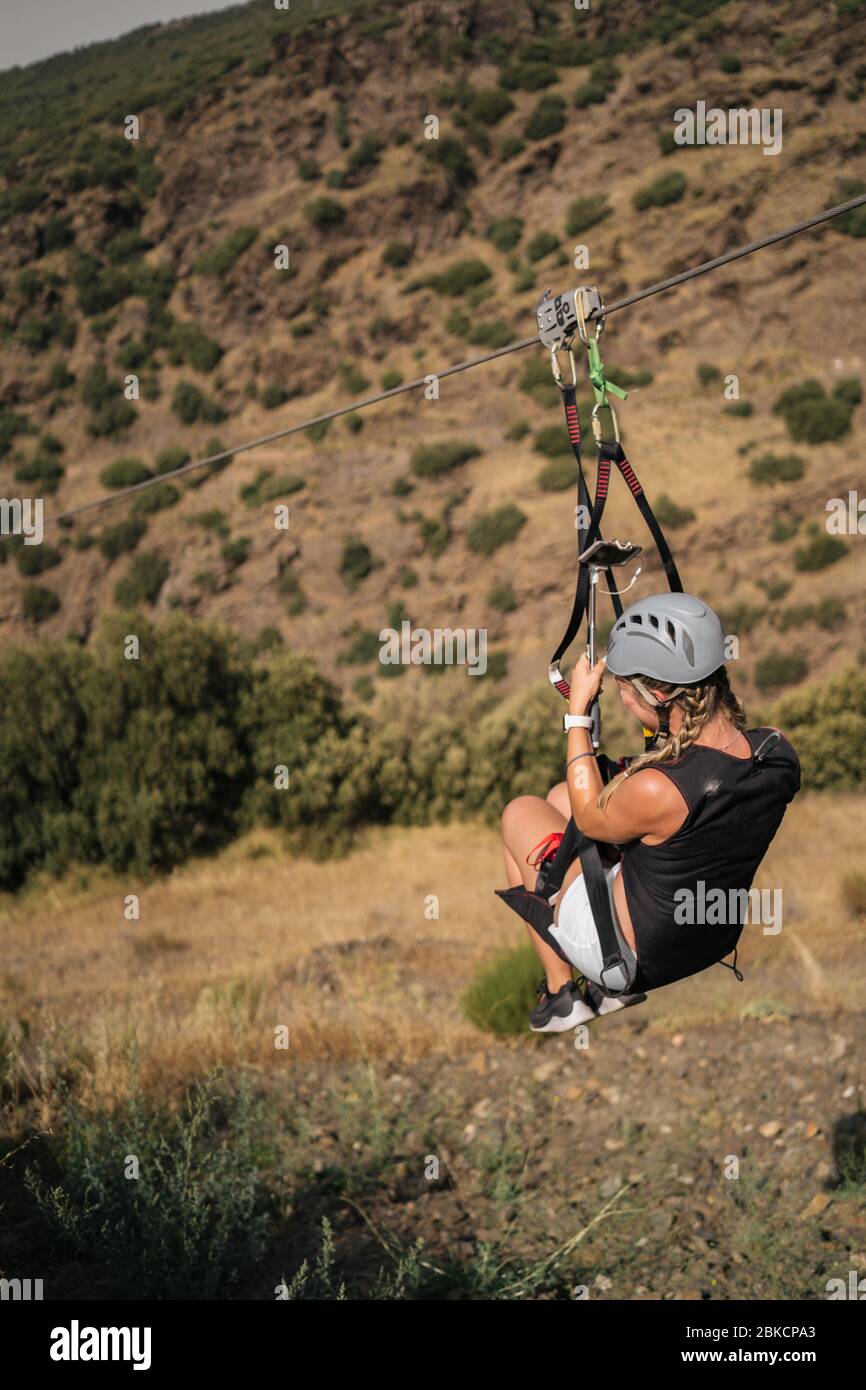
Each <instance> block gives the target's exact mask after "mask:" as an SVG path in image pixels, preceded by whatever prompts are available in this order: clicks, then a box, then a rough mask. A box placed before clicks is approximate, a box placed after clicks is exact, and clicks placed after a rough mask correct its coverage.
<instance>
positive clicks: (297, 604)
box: [277, 568, 307, 618]
mask: <svg viewBox="0 0 866 1390" xmlns="http://www.w3.org/2000/svg"><path fill="white" fill-rule="evenodd" d="M277 588H278V590H279V592H280V593H281V594H282V595H283V596H284V597H285V598H287V599H288V600H289V604H288V612H289V617H291V618H296V617H297V616H298V614H299V613H303V611H304V609H305V608H306V606H307V596H306V594H305V593H304V590H303V588H302V587H301V581H300V580H299V579H298V576H297V575H296V574H295V573H294V571H293V570H291V569H289V568H286V569H283V570H281V571H280V577H279V579H278V580H277Z"/></svg>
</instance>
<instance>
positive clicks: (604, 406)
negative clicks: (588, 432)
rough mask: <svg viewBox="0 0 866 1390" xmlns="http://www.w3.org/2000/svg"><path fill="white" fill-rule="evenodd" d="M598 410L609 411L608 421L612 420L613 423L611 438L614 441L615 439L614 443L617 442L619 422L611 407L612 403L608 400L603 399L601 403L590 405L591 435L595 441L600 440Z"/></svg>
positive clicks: (600, 424) (600, 431)
mask: <svg viewBox="0 0 866 1390" xmlns="http://www.w3.org/2000/svg"><path fill="white" fill-rule="evenodd" d="M599 410H609V411H610V421H612V424H613V438H614V441H616V443H619V442H620V423H619V420H617V418H616V410H614V409H613V406H612V404H610V402H609V400H605V402H603V403H602V402H599V404H598V406H594V407H592V436H594V439H595V442H596V443H601V442H602V423H601V420H599V417H598V413H599Z"/></svg>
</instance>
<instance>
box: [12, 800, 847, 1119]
mask: <svg viewBox="0 0 866 1390" xmlns="http://www.w3.org/2000/svg"><path fill="white" fill-rule="evenodd" d="M862 807H863V802H862V798H857V797H855V796H847V797H836V798H832V799H830V798H817V797H812V798H805V797H804V798H802V799H801V800H800V801H799V802H797V803H795V805H794V807H793V808H792V810H791V812H790V814H789V817H788V820H787V821H786V823H785V826H784V829H783V832H782V834H781V835H780V836H779V838H778V841H777V843H776V845H775V846H774V848H773V850H772V852H771V854H770V855H769V856H768V859H767V860H766V862H765V864H764V866H763V867H762V869H761V873H760V876H759V879H758V884H759V886H764V887H773V886H776V885H781V886H782V887H783V890H784V908H785V919H784V926H783V928H782V931H781V933H780V934H779V935H778V936H764V935H763V934H762V933H761V929H760V927H750V928H747V929H746V932H745V933H744V939H743V947H742V949H741V952H740V960H739V963H740V966H741V967H742V968H743V970H744V972H745V976H746V980H745V983H744V984H737V983H736V982H735V981H734V980H733V978H732V977H731V975H730V974H729V973H728V972H725V971H723V970H721V969H715V970H711V971H708V972H706V973H705V974H704V975H703V976H702V977H700V978H698V979H697V980H693V981H686V982H683V983H682V984H679V985H675V986H673V987H671V988H670V989H668V990H665V991H662V992H660V993H659V994H657V995H654V996H653V997H652V998H651V1000H650V1003H649V1004H648V1005H647V1007H646V1019H647V1023H648V1024H649V1026H650V1028H651V1029H653V1030H661V1031H664V1032H669V1031H670V1030H671V1029H672V1028H682V1027H687V1026H698V1025H699V1024H703V1023H706V1022H707V1021H711V1020H712V1021H719V1020H724V1019H725V1018H733V1017H737V1016H741V1015H742V1014H744V1013H745V1014H747V1015H750V1016H756V1017H763V1016H775V1017H778V1016H779V1015H780V1014H782V1015H783V1016H785V1015H791V1014H793V1013H796V1012H806V1011H814V1010H815V1009H822V1010H823V1009H828V1008H830V1009H834V1010H840V1011H844V1010H847V1009H855V1008H857V1007H861V1006H862V991H861V990H860V987H859V986H858V984H857V980H858V976H859V975H860V973H861V972H860V971H859V970H858V969H857V966H858V964H860V963H861V961H862V956H863V954H864V945H863V941H862V931H861V930H860V929H859V928H858V925H857V922H856V920H855V918H854V917H853V916H851V915H849V914H848V912H847V911H846V909H845V907H844V905H843V903H842V899H841V896H840V884H841V880H842V878H843V876H844V874H845V872H846V870H847V869H848V867H849V866H850V865H851V864H852V863H854V862H856V857H857V854H858V849H859V847H860V846H859V833H858V829H857V826H858V821H860V820H861V819H862ZM501 882H502V870H501V866H500V857H499V849H498V845H497V842H496V838H495V836H494V834H493V833H492V832H491V831H490V830H489V829H487V828H485V827H483V826H479V825H469V826H459V827H458V826H453V827H442V826H437V827H433V828H430V829H398V830H389V831H383V830H379V831H375V832H370V833H369V835H368V836H367V837H366V838H365V840H364V842H363V843H362V845H361V846H360V847H359V848H356V849H355V850H354V851H353V852H352V853H351V854H350V855H348V856H347V857H344V858H342V859H341V860H339V861H338V862H337V863H334V864H329V865H323V864H316V863H313V862H310V861H306V860H298V859H290V858H289V857H287V855H286V854H285V853H284V852H283V850H282V848H281V845H280V842H279V841H278V839H277V838H276V836H272V835H269V834H263V833H257V834H255V835H253V836H249V837H247V838H246V839H244V840H243V841H240V842H239V843H237V844H236V845H234V846H233V847H232V848H231V849H230V850H228V851H227V852H225V853H224V854H222V855H221V856H219V857H218V858H216V859H213V860H207V861H197V862H195V863H192V864H190V865H188V866H187V867H185V868H184V869H182V870H180V871H178V872H176V873H174V874H173V875H171V877H169V878H167V879H165V880H162V881H158V882H154V883H151V884H136V883H132V882H128V881H121V880H120V879H114V878H110V877H109V876H107V875H105V874H104V873H100V872H97V873H94V874H93V875H92V876H91V877H90V879H89V880H88V878H87V876H86V875H82V874H76V875H70V876H69V877H68V878H67V879H66V880H64V881H63V882H61V883H54V884H51V885H48V886H40V887H38V888H35V889H34V890H31V891H30V892H29V893H28V894H25V895H24V896H22V897H20V898H19V899H17V900H11V899H5V900H4V901H3V903H2V908H0V949H2V953H3V959H4V962H5V968H4V976H3V979H2V981H0V1019H5V1020H6V1024H5V1026H6V1031H7V1032H8V1033H10V1034H11V1036H12V1038H13V1040H16V1039H17V1041H15V1042H14V1046H13V1049H12V1050H13V1054H14V1056H15V1061H14V1063H13V1066H12V1080H13V1081H14V1080H15V1079H16V1078H17V1079H18V1080H19V1082H23V1083H24V1084H25V1085H26V1088H27V1089H28V1090H29V1091H30V1092H32V1093H34V1094H35V1095H36V1096H37V1097H40V1096H42V1097H44V1098H45V1100H46V1105H47V1108H46V1112H45V1113H46V1115H47V1114H48V1113H49V1110H50V1104H49V1102H50V1097H51V1094H52V1092H53V1089H54V1086H55V1085H56V1082H57V1080H58V1077H59V1076H60V1075H65V1076H69V1075H70V1074H71V1075H72V1076H76V1075H87V1077H88V1078H90V1079H91V1080H92V1091H93V1095H94V1098H95V1099H96V1098H100V1099H102V1100H107V1099H110V1098H117V1097H118V1096H120V1095H122V1094H123V1093H125V1091H126V1088H127V1085H128V1079H129V1058H130V1055H132V1054H135V1055H136V1056H137V1058H138V1059H139V1060H138V1067H139V1074H140V1076H141V1079H142V1081H143V1083H144V1084H145V1086H146V1087H148V1088H155V1089H158V1090H160V1091H167V1090H171V1089H172V1088H173V1087H174V1086H175V1085H176V1084H177V1083H178V1082H180V1081H183V1080H184V1079H186V1078H188V1077H190V1076H193V1075H201V1074H202V1073H203V1072H205V1071H207V1070H208V1069H209V1068H210V1067H211V1066H213V1065H215V1064H218V1063H223V1064H227V1065H245V1064H251V1065H254V1066H257V1067H278V1068H281V1067H286V1066H292V1065H294V1064H295V1063H297V1062H299V1061H302V1060H304V1059H309V1058H314V1057H317V1058H329V1059H342V1058H356V1059H371V1058H375V1057H378V1058H387V1059H391V1060H394V1061H404V1062H405V1061H412V1060H413V1059H416V1058H418V1057H419V1056H422V1055H427V1054H431V1053H432V1054H442V1055H445V1056H454V1055H456V1054H458V1053H466V1052H469V1051H473V1050H475V1049H476V1048H477V1047H478V1044H479V1035H478V1034H477V1032H476V1031H475V1030H474V1028H473V1027H472V1025H471V1024H469V1023H468V1022H467V1020H466V1019H465V1018H464V1017H463V1016H462V1014H461V1012H460V1010H459V1007H458V1003H457V1000H458V997H459V994H460V993H461V990H462V987H463V985H464V983H465V981H466V980H467V979H468V978H469V976H470V975H471V974H472V972H473V971H474V970H475V969H476V967H477V966H478V964H479V963H480V962H481V961H482V960H483V959H484V958H485V957H487V956H488V955H489V954H490V953H491V952H492V951H493V950H495V949H497V948H499V947H502V946H505V945H509V944H514V943H515V942H516V941H517V940H518V939H519V933H520V930H521V928H520V926H519V924H518V922H517V919H516V918H515V917H513V915H512V914H510V913H508V912H507V911H506V909H505V908H504V907H503V906H502V905H501V904H499V903H498V902H496V901H495V900H494V898H493V896H492V889H493V887H495V886H497V885H498V884H500V883H501ZM130 893H138V894H139V896H140V919H139V920H138V921H137V922H136V921H128V920H126V919H125V917H124V899H125V897H126V895H128V894H130ZM431 895H437V897H438V917H435V916H433V915H432V909H431V906H430V899H431ZM425 914H427V915H425ZM281 1025H283V1026H286V1027H288V1029H289V1047H288V1049H281V1048H277V1047H275V1042H274V1038H275V1032H274V1030H275V1029H277V1028H279V1027H280V1026H281ZM24 1094H26V1091H25V1092H24Z"/></svg>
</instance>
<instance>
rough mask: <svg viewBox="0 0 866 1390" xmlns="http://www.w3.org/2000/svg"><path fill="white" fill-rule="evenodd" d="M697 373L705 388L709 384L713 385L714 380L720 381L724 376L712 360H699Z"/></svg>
mask: <svg viewBox="0 0 866 1390" xmlns="http://www.w3.org/2000/svg"><path fill="white" fill-rule="evenodd" d="M695 374H696V376H697V378H698V381H699V382H700V384H701V386H703V387H704V389H705V390H706V388H707V387H708V386H712V385H713V384H714V382H717V381H720V380H721V377H722V374H721V372H720V371H719V369H718V367H714V366H713V365H712V363H710V362H699V363H698V365H697V367H696V368H695Z"/></svg>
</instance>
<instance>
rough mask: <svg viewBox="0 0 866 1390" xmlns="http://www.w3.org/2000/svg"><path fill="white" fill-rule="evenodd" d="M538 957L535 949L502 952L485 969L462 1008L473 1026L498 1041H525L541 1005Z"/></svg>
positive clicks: (464, 999)
mask: <svg viewBox="0 0 866 1390" xmlns="http://www.w3.org/2000/svg"><path fill="white" fill-rule="evenodd" d="M538 977H539V965H538V957H537V956H536V954H535V952H534V951H533V950H532V947H531V946H528V945H526V946H519V947H517V948H516V949H515V950H513V951H500V952H499V953H498V954H497V955H496V956H494V957H493V960H492V962H491V963H490V964H489V965H485V966H482V967H481V968H480V969H479V970H478V972H477V973H476V976H475V979H474V980H473V981H472V983H471V985H470V986H469V988H468V989H467V990H466V991H465V992H464V994H463V996H462V998H461V1000H460V1004H461V1007H462V1009H463V1012H464V1014H465V1015H466V1017H467V1018H468V1019H469V1022H470V1023H474V1025H475V1027H476V1028H480V1029H481V1031H482V1032H484V1033H492V1034H493V1035H494V1037H497V1038H508V1037H521V1036H522V1035H523V1034H524V1033H525V1032H526V1016H527V1014H528V1013H529V1012H530V1011H531V1010H532V1009H533V1008H534V1007H535V1004H536V1002H537V996H536V990H535V987H536V984H537V982H538Z"/></svg>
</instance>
